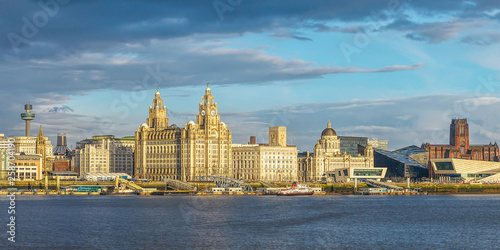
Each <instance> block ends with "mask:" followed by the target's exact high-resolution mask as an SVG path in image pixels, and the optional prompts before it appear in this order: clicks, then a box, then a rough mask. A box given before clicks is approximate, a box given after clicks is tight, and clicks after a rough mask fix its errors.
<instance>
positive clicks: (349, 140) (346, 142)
mask: <svg viewBox="0 0 500 250" xmlns="http://www.w3.org/2000/svg"><path fill="white" fill-rule="evenodd" d="M338 138H339V141H340V152H341V153H346V154H348V155H352V156H357V155H358V145H361V146H363V147H366V146H367V145H368V137H357V136H339V137H338ZM372 147H373V146H372Z"/></svg>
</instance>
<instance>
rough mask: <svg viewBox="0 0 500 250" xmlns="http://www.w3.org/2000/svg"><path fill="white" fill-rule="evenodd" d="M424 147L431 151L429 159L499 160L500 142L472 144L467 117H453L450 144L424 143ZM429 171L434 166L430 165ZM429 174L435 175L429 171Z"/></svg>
mask: <svg viewBox="0 0 500 250" xmlns="http://www.w3.org/2000/svg"><path fill="white" fill-rule="evenodd" d="M422 148H423V149H425V150H427V151H429V160H431V159H439V158H458V159H466V160H478V161H499V152H498V144H497V143H496V142H495V144H492V143H491V142H490V144H489V145H470V144H469V124H468V123H467V119H453V120H452V121H451V125H450V144H448V145H436V144H434V145H432V144H430V143H423V144H422ZM429 171H432V168H430V167H429ZM429 176H431V177H432V176H433V175H432V173H431V172H429Z"/></svg>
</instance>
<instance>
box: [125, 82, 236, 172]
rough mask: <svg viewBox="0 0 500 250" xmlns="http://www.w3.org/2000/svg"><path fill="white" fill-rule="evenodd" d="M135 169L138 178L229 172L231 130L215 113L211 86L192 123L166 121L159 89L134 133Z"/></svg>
mask: <svg viewBox="0 0 500 250" xmlns="http://www.w3.org/2000/svg"><path fill="white" fill-rule="evenodd" d="M135 142H136V145H135V172H134V175H135V176H136V177H138V178H145V179H151V180H163V179H174V180H181V181H192V180H194V179H195V177H196V176H205V175H218V176H225V177H227V176H228V175H229V170H230V169H231V167H232V160H231V157H232V153H231V142H232V138H231V131H230V130H229V129H228V127H227V126H226V124H225V123H224V122H221V120H220V116H219V114H218V106H217V103H216V102H215V100H214V96H213V95H212V91H211V89H210V88H209V87H208V85H207V88H206V90H205V95H204V96H203V98H202V102H201V103H200V104H199V108H198V115H197V116H196V123H195V122H194V121H189V122H188V123H187V124H186V125H185V127H184V128H179V127H177V125H175V124H172V125H169V123H168V117H167V108H166V107H165V105H164V104H163V100H162V99H161V95H160V92H159V90H157V91H156V93H155V98H154V99H153V101H152V104H151V106H150V107H149V117H148V118H147V119H146V123H143V124H142V125H141V126H139V128H138V130H137V132H136V133H135Z"/></svg>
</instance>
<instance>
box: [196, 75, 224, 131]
mask: <svg viewBox="0 0 500 250" xmlns="http://www.w3.org/2000/svg"><path fill="white" fill-rule="evenodd" d="M209 85H210V84H209V83H207V88H206V89H205V95H204V96H203V98H202V102H201V103H200V105H199V114H198V116H197V117H196V121H197V123H198V124H199V125H200V128H201V129H205V130H207V131H208V130H209V129H211V128H212V129H217V126H218V125H219V124H220V116H219V115H218V114H217V103H216V102H215V100H214V96H213V95H212V90H211V89H210V87H209Z"/></svg>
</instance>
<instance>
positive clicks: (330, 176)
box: [297, 121, 373, 182]
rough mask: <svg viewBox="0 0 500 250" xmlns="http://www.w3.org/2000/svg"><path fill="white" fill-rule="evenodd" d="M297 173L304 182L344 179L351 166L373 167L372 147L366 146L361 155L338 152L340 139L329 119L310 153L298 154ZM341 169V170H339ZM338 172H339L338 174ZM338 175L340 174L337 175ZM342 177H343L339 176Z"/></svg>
mask: <svg viewBox="0 0 500 250" xmlns="http://www.w3.org/2000/svg"><path fill="white" fill-rule="evenodd" d="M297 161H298V175H299V180H300V181H304V182H319V181H326V180H331V181H336V182H338V181H340V180H345V179H346V178H345V176H346V175H348V173H349V171H344V170H349V169H351V168H373V148H372V147H371V146H368V147H366V148H365V150H364V153H363V154H362V155H354V156H352V155H348V154H346V152H340V139H339V138H338V137H337V132H336V131H335V130H334V129H333V128H332V124H331V123H330V121H328V123H327V124H326V128H325V129H324V130H323V131H322V132H321V138H320V139H319V140H318V142H317V143H316V145H315V146H314V152H313V153H312V154H309V152H307V153H305V154H304V153H302V154H299V157H298V159H297ZM339 170H342V171H339ZM339 173H340V174H339ZM339 175H340V176H339ZM339 177H344V178H339Z"/></svg>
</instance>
